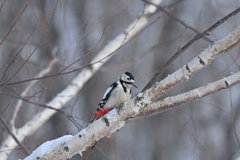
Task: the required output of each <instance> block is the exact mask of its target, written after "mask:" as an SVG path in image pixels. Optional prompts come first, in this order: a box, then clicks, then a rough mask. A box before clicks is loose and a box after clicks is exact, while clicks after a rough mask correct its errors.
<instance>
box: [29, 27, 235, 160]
mask: <svg viewBox="0 0 240 160" xmlns="http://www.w3.org/2000/svg"><path fill="white" fill-rule="evenodd" d="M239 41H240V26H239V27H237V28H236V29H235V30H234V31H233V32H232V33H230V34H229V35H227V36H226V37H225V38H223V39H222V40H219V41H217V42H215V43H214V44H213V45H212V46H210V47H209V48H207V49H205V50H204V51H203V52H202V53H201V54H200V55H198V56H197V57H196V58H194V59H193V60H192V61H191V62H189V63H188V64H187V65H185V66H184V67H182V68H181V69H179V70H177V71H176V72H175V73H173V74H171V75H169V76H168V77H167V78H165V79H164V80H162V81H161V82H159V83H158V82H157V83H156V84H155V85H154V86H152V87H151V88H150V89H148V90H146V91H145V92H144V93H139V94H137V95H136V96H135V97H134V98H133V99H131V100H130V101H128V102H126V103H124V104H123V105H122V106H120V107H118V108H117V109H114V110H112V111H111V112H109V113H108V114H107V115H106V116H103V117H102V118H100V119H99V120H97V121H95V122H93V123H91V124H89V126H88V127H87V128H85V129H83V130H82V131H80V132H79V133H78V134H77V135H75V136H74V137H72V138H69V139H68V140H66V141H62V138H60V139H59V141H58V139H57V140H55V146H53V147H51V148H49V149H48V152H47V153H43V154H41V155H38V159H67V158H69V157H71V156H73V155H75V154H77V153H80V154H81V152H83V151H85V150H87V149H89V148H91V147H92V146H93V145H94V144H95V143H96V142H97V141H98V140H99V139H101V138H103V137H105V136H108V137H109V136H111V134H112V133H114V132H116V131H118V130H120V128H121V127H123V126H124V125H125V124H126V123H127V122H129V121H130V120H132V119H135V118H138V117H142V116H149V115H154V114H157V113H161V112H164V111H167V110H169V109H171V108H173V107H175V106H179V105H181V104H185V103H187V102H191V101H193V100H195V99H198V98H201V97H204V96H206V95H209V94H212V93H214V92H217V91H220V90H223V89H227V88H229V87H231V86H232V85H234V84H237V83H239V82H240V72H238V73H236V74H234V75H232V76H229V77H227V78H223V79H221V80H219V81H216V82H213V83H210V84H208V85H206V86H203V87H200V88H197V89H194V90H192V91H189V92H186V93H183V94H180V95H177V96H173V97H167V98H165V99H163V100H160V101H157V102H153V101H154V100H156V99H157V98H159V97H160V96H161V95H162V94H163V93H165V92H166V91H167V90H169V89H170V88H172V87H173V86H175V85H177V84H179V83H182V82H183V81H185V80H188V79H189V78H190V77H192V76H193V75H194V74H195V73H197V72H198V71H199V70H201V69H202V68H204V67H206V66H207V65H208V64H210V62H211V61H212V60H213V59H214V58H215V57H217V56H218V55H219V54H220V53H225V52H228V51H230V49H231V48H233V47H235V46H237V44H238V43H239ZM38 150H41V147H40V148H38ZM49 150H50V151H49ZM36 152H37V151H35V153H36ZM34 156H36V155H34ZM34 158H36V157H32V156H29V157H28V158H26V160H27V159H34Z"/></svg>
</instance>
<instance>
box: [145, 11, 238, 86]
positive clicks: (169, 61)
mask: <svg viewBox="0 0 240 160" xmlns="http://www.w3.org/2000/svg"><path fill="white" fill-rule="evenodd" d="M239 12H240V7H239V8H237V9H236V10H235V11H233V12H231V13H230V14H228V15H227V16H225V17H224V18H222V19H221V20H219V21H217V22H216V23H215V24H214V25H212V26H211V27H210V28H208V29H207V30H205V31H204V32H202V33H199V34H197V35H196V36H195V37H194V38H193V39H192V40H190V41H189V42H188V43H187V44H185V45H184V46H183V47H182V48H181V49H179V50H178V51H177V52H176V53H175V54H174V55H173V56H172V57H171V58H170V59H169V60H168V61H167V62H166V63H165V64H164V65H163V66H162V67H160V69H159V70H158V71H157V72H156V73H155V75H154V76H153V78H152V79H151V80H150V81H149V82H148V84H147V85H146V86H145V87H144V88H143V90H142V91H145V90H146V89H148V88H150V87H151V86H152V85H153V84H154V83H155V82H156V81H157V80H158V78H160V76H161V75H162V74H163V72H164V71H165V70H166V69H167V67H168V66H169V65H170V64H171V63H172V62H173V61H174V60H175V59H176V58H177V57H178V56H179V55H180V54H181V53H182V52H184V51H185V50H186V49H188V48H189V47H190V46H191V45H192V44H193V43H194V42H196V41H198V40H199V39H201V38H203V37H204V36H205V35H208V34H209V33H210V32H211V31H213V30H214V29H215V28H217V27H218V26H219V25H220V24H222V23H224V22H226V21H227V20H228V19H229V18H231V17H232V16H235V15H236V14H238V13H239Z"/></svg>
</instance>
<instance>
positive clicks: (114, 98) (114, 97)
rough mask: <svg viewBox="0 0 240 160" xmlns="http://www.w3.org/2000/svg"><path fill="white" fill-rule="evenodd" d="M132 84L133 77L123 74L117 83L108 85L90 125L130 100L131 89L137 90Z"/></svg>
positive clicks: (127, 73)
mask: <svg viewBox="0 0 240 160" xmlns="http://www.w3.org/2000/svg"><path fill="white" fill-rule="evenodd" d="M134 82H135V81H134V77H133V75H132V74H131V73H130V72H125V73H123V74H122V75H121V76H120V78H119V79H118V81H116V82H114V83H113V84H112V85H110V86H109V87H108V89H107V90H106V91H105V93H104V95H103V98H102V100H101V101H100V102H99V104H98V107H97V111H96V113H95V115H94V117H93V118H92V120H91V122H90V123H92V122H93V121H95V120H97V119H99V118H101V117H102V116H104V115H105V114H107V113H108V112H110V111H111V110H112V109H113V108H115V107H117V106H119V105H120V104H122V103H124V102H127V101H128V100H129V99H130V98H131V87H132V86H134V87H136V88H137V86H136V85H135V84H134Z"/></svg>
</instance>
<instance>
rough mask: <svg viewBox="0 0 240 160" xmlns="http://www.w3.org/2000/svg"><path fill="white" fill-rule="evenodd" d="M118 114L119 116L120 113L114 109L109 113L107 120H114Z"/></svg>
mask: <svg viewBox="0 0 240 160" xmlns="http://www.w3.org/2000/svg"><path fill="white" fill-rule="evenodd" d="M116 114H118V113H117V109H113V110H112V111H111V112H108V114H107V116H106V118H107V119H113V117H114V116H115V115H116Z"/></svg>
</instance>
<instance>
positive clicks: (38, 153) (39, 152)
mask: <svg viewBox="0 0 240 160" xmlns="http://www.w3.org/2000/svg"><path fill="white" fill-rule="evenodd" d="M71 138H73V136H72V135H65V136H63V137H60V138H58V139H54V140H51V141H47V142H45V143H43V144H42V145H41V146H39V147H38V148H37V149H36V150H35V151H33V152H32V154H31V155H29V156H28V157H26V158H25V159H24V160H33V159H37V157H42V156H43V155H45V154H48V153H49V152H50V151H51V150H52V149H53V148H54V147H56V146H57V145H59V144H62V143H64V142H66V141H68V140H69V139H71Z"/></svg>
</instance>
